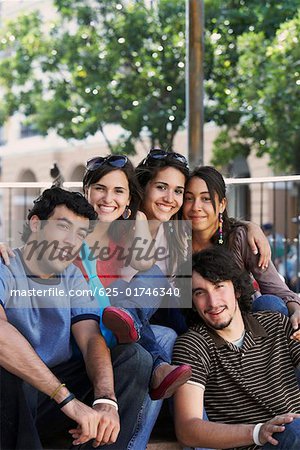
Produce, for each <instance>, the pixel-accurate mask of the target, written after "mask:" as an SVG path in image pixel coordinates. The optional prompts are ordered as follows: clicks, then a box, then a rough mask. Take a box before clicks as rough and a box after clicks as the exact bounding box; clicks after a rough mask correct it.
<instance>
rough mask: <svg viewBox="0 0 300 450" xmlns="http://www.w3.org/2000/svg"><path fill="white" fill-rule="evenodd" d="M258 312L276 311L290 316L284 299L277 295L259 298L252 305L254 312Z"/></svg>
mask: <svg viewBox="0 0 300 450" xmlns="http://www.w3.org/2000/svg"><path fill="white" fill-rule="evenodd" d="M258 311H275V312H280V313H281V314H283V315H285V316H288V315H289V311H288V309H287V307H286V304H285V303H284V301H283V300H282V298H280V297H277V296H276V295H269V294H268V295H267V294H265V295H261V296H260V297H257V298H256V299H255V300H254V302H253V304H252V312H258Z"/></svg>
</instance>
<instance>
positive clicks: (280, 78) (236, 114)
mask: <svg viewBox="0 0 300 450" xmlns="http://www.w3.org/2000/svg"><path fill="white" fill-rule="evenodd" d="M231 3H232V2H231ZM236 3H238V2H236ZM245 3H246V2H245ZM247 4H249V6H250V4H251V7H252V8H253V11H252V15H253V17H254V19H255V20H253V18H251V15H250V9H248V13H247V8H246V6H245V7H243V8H241V10H240V12H239V14H241V15H242V16H243V17H244V19H245V20H244V21H243V20H241V19H238V20H237V25H238V24H239V26H240V29H239V30H238V29H234V26H233V25H232V23H231V22H230V20H229V19H228V15H230V14H234V10H232V9H230V11H226V14H225V16H226V19H225V20H226V24H228V22H230V27H231V29H233V33H231V35H230V37H227V43H225V44H224V43H223V41H224V39H225V37H224V34H225V33H224V30H223V31H220V29H219V28H218V29H217V30H216V32H217V33H218V36H217V38H218V39H216V38H215V41H216V42H213V49H214V53H217V52H219V53H221V52H222V54H223V53H224V55H225V56H223V57H220V58H218V60H217V61H218V62H217V64H218V69H217V66H216V65H215V66H214V68H213V72H214V73H215V74H219V75H218V76H219V77H220V80H216V82H215V83H214V84H213V81H211V82H210V86H211V87H212V92H215V95H217V96H218V101H217V103H218V105H219V106H221V107H220V113H217V114H216V110H215V107H214V105H213V108H212V118H213V119H214V120H215V121H216V123H217V124H218V125H221V126H222V128H221V129H222V131H221V133H220V135H219V136H218V138H217V140H216V141H215V143H214V158H213V163H214V164H216V165H225V164H227V163H228V162H231V161H232V160H233V159H234V158H235V157H236V156H238V155H244V156H245V157H247V156H248V155H249V154H250V152H251V151H252V152H255V153H256V155H257V156H262V155H264V154H269V156H270V161H271V165H272V166H273V168H274V169H275V170H277V171H282V170H283V171H285V172H286V171H290V172H293V171H298V172H299V169H300V167H299V166H300V162H299V158H298V159H297V153H298V154H299V150H298V147H299V131H298V130H299V125H298V124H299V117H298V114H297V107H296V102H297V98H298V96H299V89H298V87H299V86H298V85H297V83H296V81H297V79H298V78H297V77H298V76H297V75H295V74H297V71H298V72H300V69H299V49H298V47H297V39H298V38H297V32H298V33H299V28H298V27H299V25H296V23H298V22H299V19H297V17H299V16H298V15H297V12H298V8H299V3H298V2H297V1H289V2H285V3H282V2H278V1H277V2H275V1H274V2H271V1H269V2H255V1H252V2H247ZM227 5H228V3H227ZM293 17H294V18H293ZM223 18H224V16H223ZM235 18H236V19H237V13H236V15H235ZM288 19H290V20H288ZM287 20H288V21H287ZM220 21H221V22H222V15H221V16H220ZM243 23H244V25H243V26H242V24H243ZM224 25H225V21H224ZM228 26H229V24H228ZM223 28H224V27H223ZM222 39H223V41H222ZM230 41H231V42H230ZM228 47H232V51H233V53H232V54H230V52H227V50H226V49H227V48H228ZM228 55H231V57H230V58H229V56H228ZM226 58H227V59H226ZM226 66H227V67H226ZM226 72H228V73H227V74H226ZM299 78H300V77H299ZM212 79H213V80H214V77H212ZM222 88H223V91H222ZM223 111H224V113H223ZM287 124H288V125H287Z"/></svg>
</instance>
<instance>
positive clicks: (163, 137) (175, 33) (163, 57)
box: [0, 0, 185, 153]
mask: <svg viewBox="0 0 300 450" xmlns="http://www.w3.org/2000/svg"><path fill="white" fill-rule="evenodd" d="M55 5H56V7H57V9H58V12H59V19H58V20H57V22H56V23H53V24H46V26H45V24H43V21H42V19H41V17H40V16H39V15H38V14H30V15H26V16H21V17H19V18H18V19H17V20H16V21H14V22H10V23H9V24H8V25H7V28H5V30H3V32H2V36H1V37H0V41H1V39H2V40H3V39H4V41H2V42H3V44H2V50H3V51H4V52H5V53H6V54H7V57H5V58H4V59H2V60H1V62H0V73H1V75H0V85H1V86H2V88H3V89H4V92H6V96H5V98H4V102H3V106H2V107H1V109H0V120H1V121H2V122H3V120H4V119H5V118H6V117H7V116H8V115H9V114H11V113H13V112H14V111H16V110H21V111H22V112H23V113H24V114H25V115H27V116H28V118H29V120H30V121H32V122H33V123H34V124H35V125H36V126H37V128H38V129H39V130H40V131H41V132H42V133H46V132H47V131H48V130H49V129H51V128H54V129H55V130H56V131H57V133H58V134H59V135H60V136H62V137H64V138H66V139H68V138H76V139H82V138H85V137H87V136H89V135H93V134H95V133H96V132H97V131H101V132H103V133H104V129H103V128H104V126H105V124H108V123H115V124H119V125H121V127H122V128H123V130H124V134H123V136H121V139H120V140H119V141H118V142H117V143H113V144H112V143H111V142H109V141H107V143H108V145H109V147H110V150H111V151H112V152H115V151H118V152H120V151H124V152H127V153H134V152H135V150H134V148H135V143H136V142H137V141H138V140H140V141H142V140H143V137H145V136H147V137H149V138H150V140H151V143H152V145H155V144H159V145H163V146H166V145H167V146H169V147H172V143H173V139H174V136H175V134H176V132H177V130H178V129H179V127H180V126H182V124H183V121H184V118H185V108H184V92H185V83H184V79H185V74H184V60H185V40H184V27H185V24H184V18H185V9H184V8H185V5H184V2H182V1H181V0H173V1H172V2H170V1H166V0H160V1H159V2H157V3H156V5H155V8H154V7H153V8H151V7H150V6H149V4H148V2H144V1H136V2H126V1H121V0H120V1H111V0H109V1H107V0H106V1H103V0H98V1H96V2H95V1H93V2H92V1H90V2H89V1H80V0H76V1H73V0H72V1H70V0H57V1H56V2H55ZM10 36H13V38H12V39H11V40H10ZM33 87H34V89H33Z"/></svg>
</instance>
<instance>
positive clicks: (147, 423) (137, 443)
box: [127, 325, 177, 450]
mask: <svg viewBox="0 0 300 450" xmlns="http://www.w3.org/2000/svg"><path fill="white" fill-rule="evenodd" d="M151 330H152V331H153V333H154V337H155V339H156V341H157V343H158V344H159V345H160V346H161V348H162V349H163V350H164V352H165V353H166V354H167V355H168V357H169V358H171V356H172V350H173V346H174V343H175V340H176V337H177V334H176V333H175V331H174V330H171V329H170V328H167V327H162V326H159V325H151ZM161 406H162V400H151V398H150V397H149V395H147V396H146V398H145V400H144V403H143V406H142V408H141V410H140V414H139V417H138V421H137V425H136V429H135V432H134V435H133V437H132V439H131V441H130V442H129V445H128V447H127V450H144V449H146V447H147V444H148V441H149V438H150V434H151V431H152V429H153V427H154V424H155V422H156V419H157V416H158V414H159V411H160V409H161Z"/></svg>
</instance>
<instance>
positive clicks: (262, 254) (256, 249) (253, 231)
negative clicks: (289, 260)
mask: <svg viewBox="0 0 300 450" xmlns="http://www.w3.org/2000/svg"><path fill="white" fill-rule="evenodd" d="M243 223H244V224H245V225H246V226H247V239H248V244H249V246H250V248H251V250H252V252H253V253H254V255H259V259H258V264H257V265H258V267H261V268H262V269H266V268H267V267H268V265H269V262H270V260H271V247H270V244H269V241H268V239H267V238H266V236H265V235H264V232H263V231H262V229H261V228H260V226H259V225H257V224H256V223H253V222H243Z"/></svg>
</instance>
